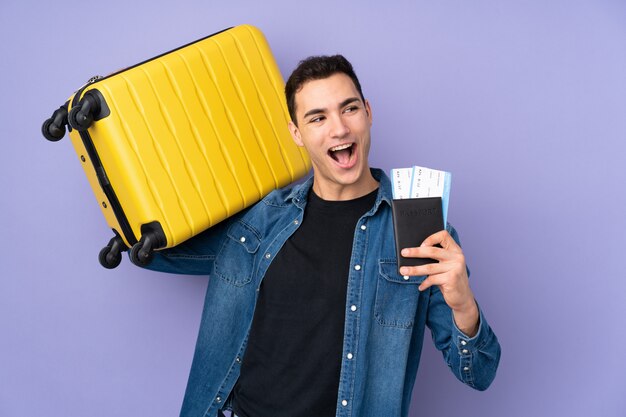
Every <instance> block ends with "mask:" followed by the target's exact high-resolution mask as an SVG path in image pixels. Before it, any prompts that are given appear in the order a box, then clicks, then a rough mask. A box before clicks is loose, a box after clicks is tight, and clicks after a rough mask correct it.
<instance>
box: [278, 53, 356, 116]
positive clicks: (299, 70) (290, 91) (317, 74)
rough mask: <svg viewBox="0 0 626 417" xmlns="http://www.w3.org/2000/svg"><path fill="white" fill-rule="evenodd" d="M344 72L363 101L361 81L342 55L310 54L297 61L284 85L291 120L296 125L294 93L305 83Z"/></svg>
mask: <svg viewBox="0 0 626 417" xmlns="http://www.w3.org/2000/svg"><path fill="white" fill-rule="evenodd" d="M337 73H343V74H346V75H347V76H348V77H350V79H351V80H352V82H353V83H354V86H355V87H356V89H357V91H358V92H359V94H360V95H361V100H363V103H365V97H364V96H363V91H362V90H361V83H359V79H358V78H357V76H356V74H355V73H354V69H353V68H352V64H351V63H350V62H349V61H348V60H347V59H346V58H344V57H343V56H342V55H330V56H329V55H320V56H310V57H308V58H306V59H303V60H302V61H300V63H298V66H297V67H296V69H295V70H293V72H292V73H291V75H290V76H289V79H288V80H287V84H286V85H285V98H286V99H287V110H289V116H291V120H292V121H293V123H294V124H295V125H296V126H297V125H298V122H297V120H296V93H297V92H298V91H300V90H301V89H302V86H304V84H305V83H307V82H308V81H313V80H321V79H324V78H328V77H330V76H331V75H334V74H337Z"/></svg>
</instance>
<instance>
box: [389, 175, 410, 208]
mask: <svg viewBox="0 0 626 417" xmlns="http://www.w3.org/2000/svg"><path fill="white" fill-rule="evenodd" d="M412 177H413V168H397V169H392V170H391V183H392V185H393V188H392V194H393V198H394V199H398V200H400V199H403V198H410V196H411V178H412Z"/></svg>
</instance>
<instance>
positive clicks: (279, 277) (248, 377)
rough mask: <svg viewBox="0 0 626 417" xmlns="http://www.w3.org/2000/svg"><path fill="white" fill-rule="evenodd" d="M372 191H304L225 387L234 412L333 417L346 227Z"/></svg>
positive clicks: (249, 416)
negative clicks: (345, 196)
mask: <svg viewBox="0 0 626 417" xmlns="http://www.w3.org/2000/svg"><path fill="white" fill-rule="evenodd" d="M376 194H377V191H374V192H372V193H370V194H368V195H366V196H363V197H360V198H357V199H355V200H349V201H325V200H322V199H321V198H319V197H318V196H317V195H315V193H314V192H313V190H311V192H310V193H309V197H308V204H307V207H306V210H305V212H304V218H303V221H302V224H301V225H300V227H299V228H298V230H296V232H295V233H294V234H293V235H292V236H291V237H290V238H289V239H288V240H287V241H286V242H285V245H284V246H283V248H282V249H281V250H280V252H279V253H278V254H277V255H276V258H275V259H274V261H273V262H272V264H271V265H270V266H269V268H268V270H267V273H266V274H265V277H264V279H263V282H262V284H261V291H260V294H259V299H258V301H257V306H256V310H255V312H254V318H253V321H252V328H251V329H250V335H249V340H248V346H247V349H246V353H245V355H244V357H243V363H242V367H241V375H240V377H239V380H238V381H237V384H236V385H235V388H234V390H233V408H234V410H235V413H236V414H237V415H239V416H241V417H309V416H310V417H326V416H328V417H332V416H334V415H335V409H336V404H337V391H338V389H339V373H340V370H341V360H342V358H341V356H342V348H343V326H344V319H345V308H346V292H347V282H348V274H349V272H350V271H349V268H350V257H351V255H352V242H353V239H354V229H355V227H356V223H357V222H358V220H359V218H360V217H361V216H362V215H363V214H365V213H366V212H367V211H369V210H370V209H371V208H372V207H373V205H374V202H375V201H376Z"/></svg>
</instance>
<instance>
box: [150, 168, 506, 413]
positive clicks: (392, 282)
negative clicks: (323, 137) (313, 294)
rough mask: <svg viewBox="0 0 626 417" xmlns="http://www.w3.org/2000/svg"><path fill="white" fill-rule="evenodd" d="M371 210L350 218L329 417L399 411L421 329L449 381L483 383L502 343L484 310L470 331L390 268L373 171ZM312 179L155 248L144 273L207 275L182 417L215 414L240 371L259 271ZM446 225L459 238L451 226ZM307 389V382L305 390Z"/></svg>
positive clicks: (387, 189)
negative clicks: (339, 351) (338, 360)
mask: <svg viewBox="0 0 626 417" xmlns="http://www.w3.org/2000/svg"><path fill="white" fill-rule="evenodd" d="M372 174H373V175H374V178H376V180H378V181H379V182H380V187H379V191H378V196H377V198H376V203H375V204H374V207H373V208H372V209H371V210H370V211H369V212H367V213H366V214H365V215H363V217H361V219H360V220H359V221H358V223H357V226H356V229H355V232H354V244H353V248H352V257H351V259H350V271H349V276H348V290H347V299H346V306H345V317H346V318H345V326H344V339H343V360H342V364H341V374H340V382H339V392H338V400H337V412H336V416H337V417H349V416H351V417H370V416H371V417H380V416H406V415H407V414H408V411H409V402H410V400H411V392H412V390H413V385H414V382H415V376H416V373H417V368H418V364H419V360H420V353H421V350H422V342H423V338H424V329H425V326H428V327H429V328H430V330H431V332H432V337H433V341H434V343H435V346H436V347H437V349H439V350H440V351H441V352H442V353H443V358H444V360H445V361H446V363H447V364H448V366H449V367H450V369H451V370H452V372H453V373H454V375H456V377H457V378H458V379H459V380H461V381H462V382H463V383H465V384H467V385H469V386H471V387H473V388H475V389H478V390H484V389H486V388H487V387H488V386H489V384H490V383H491V381H492V380H493V378H494V377H495V373H496V368H497V366H498V362H499V358H500V345H499V344H498V340H497V338H496V336H495V334H494V333H493V332H492V330H491V328H490V327H489V325H488V324H487V321H486V320H485V317H484V316H483V314H482V312H481V313H480V326H479V330H478V333H477V334H476V335H475V336H474V337H471V338H470V337H468V336H466V335H465V334H463V333H462V332H461V331H460V330H459V329H458V328H457V327H456V325H455V323H454V320H453V318H452V311H451V310H450V308H449V307H448V305H447V304H446V303H445V301H444V299H443V297H442V295H441V292H440V291H439V289H438V288H437V287H436V286H434V287H431V288H429V289H428V290H426V291H424V292H420V291H418V289H417V287H418V285H419V283H420V282H422V281H423V279H424V278H425V277H417V276H414V277H408V278H405V277H403V276H402V275H400V274H399V272H398V266H397V263H396V248H395V242H394V234H393V226H392V219H391V198H392V194H391V184H390V181H389V178H387V176H386V175H385V174H384V173H383V172H382V171H380V170H377V169H372ZM312 183H313V180H312V178H310V179H309V180H308V181H307V182H305V183H303V184H301V185H298V186H295V187H293V188H291V189H282V190H276V191H274V192H272V193H271V194H269V195H268V196H267V197H265V198H264V199H263V200H262V201H261V202H259V203H257V204H256V205H254V206H253V207H252V208H250V209H248V210H246V211H244V212H243V213H240V214H238V215H236V216H234V217H232V218H231V219H229V220H227V221H225V222H223V223H221V224H219V225H217V226H215V227H213V228H211V229H210V230H209V231H207V232H205V233H202V234H200V235H198V236H196V237H195V238H193V239H191V240H189V241H187V242H185V243H183V244H181V245H179V246H177V247H174V248H171V249H168V250H165V251H161V252H158V253H157V254H156V256H155V259H154V260H153V262H152V263H151V265H150V268H151V269H155V270H160V271H165V272H173V273H185V274H208V275H211V277H210V279H209V284H208V289H207V294H206V299H205V304H204V311H203V314H202V322H201V325H200V332H199V335H198V341H197V344H196V350H195V355H194V359H193V364H192V367H191V372H190V375H189V381H188V385H187V391H186V393H185V399H184V402H183V407H182V410H181V416H185V417H187V416H198V417H199V416H211V417H213V416H215V415H216V414H217V410H218V409H221V408H223V407H224V406H225V405H226V404H225V401H226V400H227V398H228V397H229V394H230V392H231V390H232V389H233V386H234V385H235V382H236V381H237V378H238V376H239V371H240V367H241V363H242V361H244V360H245V357H244V352H245V350H246V344H247V340H248V333H249V331H250V326H251V323H252V318H253V314H254V309H255V305H256V301H257V297H258V293H259V288H260V285H261V281H262V280H263V276H264V275H265V272H266V271H267V268H268V266H269V265H270V263H271V262H272V260H273V259H274V257H275V255H276V253H277V252H278V251H279V250H280V249H281V247H282V246H283V244H284V243H285V241H286V240H287V239H288V238H289V237H290V236H291V235H292V233H293V232H294V231H295V230H296V229H297V228H298V226H299V225H300V223H301V222H302V218H303V213H304V210H305V206H306V202H307V195H308V192H309V190H310V188H311V186H312ZM448 231H449V232H450V233H451V235H452V236H453V237H454V239H455V240H456V241H457V242H458V236H457V234H456V231H455V230H454V229H453V228H452V227H451V226H449V225H448ZM311 389H315V387H311Z"/></svg>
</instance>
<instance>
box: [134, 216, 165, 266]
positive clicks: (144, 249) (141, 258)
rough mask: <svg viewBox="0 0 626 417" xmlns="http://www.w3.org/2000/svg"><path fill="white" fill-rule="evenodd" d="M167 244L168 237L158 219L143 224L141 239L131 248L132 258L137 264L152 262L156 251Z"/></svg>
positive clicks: (142, 264)
mask: <svg viewBox="0 0 626 417" xmlns="http://www.w3.org/2000/svg"><path fill="white" fill-rule="evenodd" d="M165 246H167V238H166V237H165V233H164V232H163V228H162V227H161V224H160V223H159V222H157V221H155V222H151V223H147V224H143V225H141V239H139V242H137V243H135V244H134V245H133V247H132V248H130V260H131V262H132V263H134V264H135V265H137V266H146V265H148V264H149V263H150V262H152V258H154V251H155V250H157V249H161V248H164V247H165Z"/></svg>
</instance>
